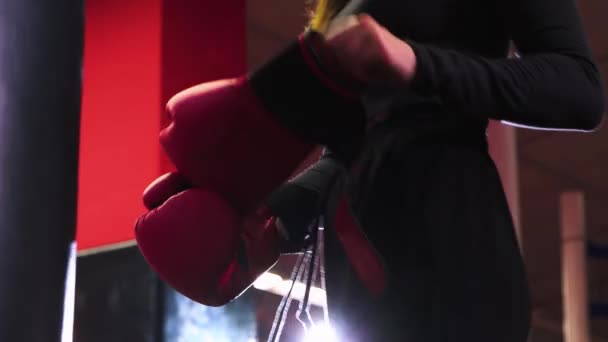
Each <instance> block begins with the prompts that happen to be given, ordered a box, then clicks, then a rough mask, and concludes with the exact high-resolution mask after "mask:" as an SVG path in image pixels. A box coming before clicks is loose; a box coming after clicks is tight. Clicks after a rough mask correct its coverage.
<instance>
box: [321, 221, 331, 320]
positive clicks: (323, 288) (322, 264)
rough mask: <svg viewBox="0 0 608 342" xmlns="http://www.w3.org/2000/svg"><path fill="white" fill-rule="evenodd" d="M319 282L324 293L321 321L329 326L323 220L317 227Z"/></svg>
mask: <svg viewBox="0 0 608 342" xmlns="http://www.w3.org/2000/svg"><path fill="white" fill-rule="evenodd" d="M318 260H319V278H320V279H319V281H320V283H321V290H323V291H325V303H324V304H325V305H323V321H324V322H325V324H326V325H327V326H330V324H329V307H328V304H327V285H326V284H325V220H323V224H322V225H320V227H319V259H318Z"/></svg>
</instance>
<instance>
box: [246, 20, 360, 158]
mask: <svg viewBox="0 0 608 342" xmlns="http://www.w3.org/2000/svg"><path fill="white" fill-rule="evenodd" d="M313 51H314V52H313ZM321 59H322V61H321ZM321 63H323V66H322V67H321ZM324 70H331V74H330V73H328V72H327V71H324ZM339 75H342V77H340V76H339ZM345 75H347V73H345V72H343V71H342V70H341V69H340V68H339V67H338V64H337V63H336V62H335V59H334V58H333V57H332V52H331V49H330V48H329V47H328V46H327V45H326V44H325V43H324V39H323V37H322V36H321V35H320V34H319V33H318V32H315V31H308V32H305V33H303V34H302V35H301V36H300V37H299V39H298V40H297V41H294V42H292V43H291V44H290V45H289V46H287V48H286V49H284V50H283V51H282V52H281V53H279V54H278V55H277V56H276V57H275V58H273V59H272V60H271V61H270V62H268V63H266V64H265V65H263V66H262V67H261V68H259V69H257V70H256V71H254V72H252V73H251V74H250V75H249V81H250V82H249V83H250V85H251V87H252V89H253V91H254V93H255V94H256V96H257V97H258V99H259V100H260V101H261V102H262V105H264V106H265V107H266V109H267V110H268V111H269V112H270V113H271V114H272V115H273V116H274V117H275V118H276V119H277V120H278V121H279V122H281V123H282V124H283V125H284V126H286V127H287V128H289V129H290V130H292V131H293V132H294V133H296V134H298V135H300V136H301V137H302V138H303V139H305V140H308V141H311V142H313V143H317V144H322V145H325V146H328V147H329V148H331V149H332V150H333V151H335V152H336V153H339V154H340V155H344V156H345V158H349V157H351V156H352V155H354V154H357V153H358V150H359V146H360V143H361V140H362V136H363V132H364V128H365V111H364V108H363V105H362V102H361V100H360V96H359V94H358V93H357V88H358V85H357V84H355V83H350V81H349V80H348V77H346V76H345ZM338 78H341V79H338ZM345 85H350V86H345Z"/></svg>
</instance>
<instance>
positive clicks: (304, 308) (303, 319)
mask: <svg viewBox="0 0 608 342" xmlns="http://www.w3.org/2000/svg"><path fill="white" fill-rule="evenodd" d="M322 219H323V217H322V216H320V217H318V218H317V219H316V220H315V225H314V227H315V228H314V229H313V231H312V232H311V238H312V240H313V246H312V251H311V256H310V260H311V262H310V263H309V264H308V265H307V268H308V272H307V276H306V290H305V292H304V298H303V299H302V301H301V302H300V307H299V309H298V312H297V313H296V318H297V319H298V321H300V323H302V326H303V327H304V331H305V332H307V331H308V329H310V328H312V327H313V326H314V321H313V319H312V316H311V314H310V307H311V303H310V290H311V288H312V285H313V284H314V282H315V280H316V275H317V271H318V267H319V266H320V262H319V255H320V254H319V252H320V251H319V245H320V244H319V237H320V234H319V229H320V227H321V222H322Z"/></svg>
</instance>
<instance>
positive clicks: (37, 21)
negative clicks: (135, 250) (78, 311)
mask: <svg viewBox="0 0 608 342" xmlns="http://www.w3.org/2000/svg"><path fill="white" fill-rule="evenodd" d="M83 21H84V9H83V1H82V0H65V1H39V0H18V1H16V0H0V341H15V342H21V341H24V342H25V341H27V342H58V341H60V338H61V329H62V320H63V302H64V293H65V284H66V270H67V266H68V253H69V251H70V245H71V243H72V242H73V241H74V233H75V227H76V190H77V173H78V171H77V170H78V140H79V124H80V123H79V121H80V98H81V72H82V70H81V60H82V49H83V24H84V23H83Z"/></svg>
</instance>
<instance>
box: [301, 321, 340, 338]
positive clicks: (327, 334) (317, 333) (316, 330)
mask: <svg viewBox="0 0 608 342" xmlns="http://www.w3.org/2000/svg"><path fill="white" fill-rule="evenodd" d="M302 342H339V340H338V335H337V334H336V331H335V330H334V329H333V328H332V327H331V326H330V325H327V324H319V325H315V326H313V327H312V328H310V329H309V330H308V332H307V333H306V336H305V337H304V340H303V341H302Z"/></svg>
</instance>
